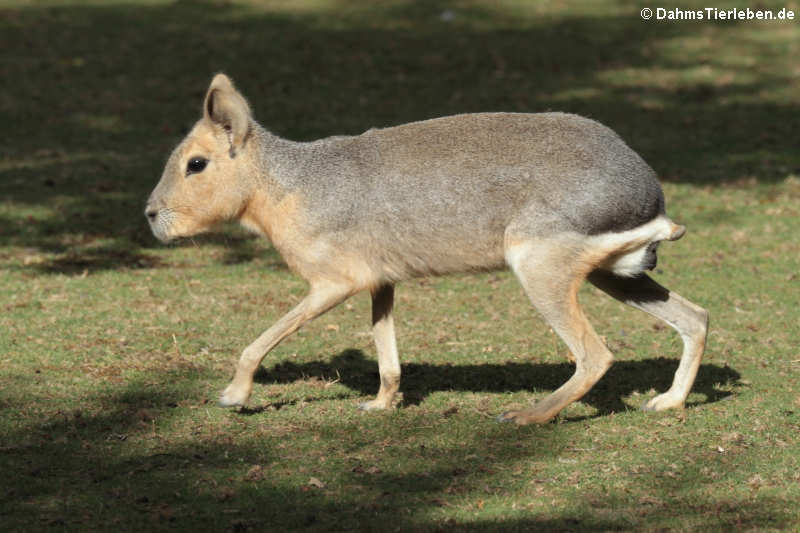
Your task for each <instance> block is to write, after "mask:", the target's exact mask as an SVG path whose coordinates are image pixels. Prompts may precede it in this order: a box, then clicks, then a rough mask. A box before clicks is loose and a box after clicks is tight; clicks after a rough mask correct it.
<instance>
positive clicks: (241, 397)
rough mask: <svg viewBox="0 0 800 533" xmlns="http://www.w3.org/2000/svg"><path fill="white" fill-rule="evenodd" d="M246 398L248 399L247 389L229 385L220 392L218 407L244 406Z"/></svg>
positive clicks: (233, 384)
mask: <svg viewBox="0 0 800 533" xmlns="http://www.w3.org/2000/svg"><path fill="white" fill-rule="evenodd" d="M248 398H250V389H249V388H247V387H241V386H237V385H236V384H235V383H231V384H230V385H228V387H227V388H226V389H225V390H224V391H223V392H222V396H220V398H219V406H220V407H240V406H244V405H245V404H246V403H247V400H248Z"/></svg>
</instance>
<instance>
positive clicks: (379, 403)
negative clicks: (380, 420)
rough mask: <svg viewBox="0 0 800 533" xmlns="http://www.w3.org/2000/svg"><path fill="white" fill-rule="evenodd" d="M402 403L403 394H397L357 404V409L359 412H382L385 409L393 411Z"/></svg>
mask: <svg viewBox="0 0 800 533" xmlns="http://www.w3.org/2000/svg"><path fill="white" fill-rule="evenodd" d="M402 401H403V393H402V392H397V393H395V394H393V395H392V396H389V397H383V398H381V396H380V395H378V397H377V398H375V399H374V400H370V401H368V402H362V403H360V404H358V409H359V410H361V411H382V410H385V409H394V408H396V407H397V406H398V405H400V403H402Z"/></svg>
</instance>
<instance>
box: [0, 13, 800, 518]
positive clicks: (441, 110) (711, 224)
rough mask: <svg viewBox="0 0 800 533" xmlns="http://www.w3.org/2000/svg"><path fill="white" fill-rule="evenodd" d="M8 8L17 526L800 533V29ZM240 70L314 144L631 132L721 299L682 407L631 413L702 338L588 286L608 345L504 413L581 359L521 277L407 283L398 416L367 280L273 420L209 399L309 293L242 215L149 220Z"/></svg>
mask: <svg viewBox="0 0 800 533" xmlns="http://www.w3.org/2000/svg"><path fill="white" fill-rule="evenodd" d="M0 5H2V7H0V50H2V52H0V54H2V55H1V56H0V57H2V63H0V72H1V73H2V77H3V79H4V80H5V81H6V83H4V85H3V91H1V92H0V135H2V137H1V138H2V139H3V140H2V142H0V277H1V278H0V279H1V280H0V291H1V292H0V294H1V296H0V472H2V474H3V475H2V480H0V529H2V530H4V531H32V530H70V531H71V530H75V531H86V530H92V531H103V530H120V529H122V530H169V529H175V530H190V529H193V530H198V531H206V530H208V531H220V530H223V531H224V530H228V531H247V530H252V531H267V530H307V531H327V530H367V531H369V530H378V529H380V530H386V529H389V530H398V531H403V530H420V531H437V530H444V529H447V530H455V531H470V530H480V531H484V530H488V531H492V530H497V531H508V530H520V531H522V530H524V531H529V530H548V531H550V530H553V531H592V530H643V531H663V530H703V531H705V530H710V531H716V530H726V531H727V530H731V529H741V530H753V531H756V530H757V531H765V530H796V529H798V528H800V512H798V510H797V504H796V502H797V501H798V499H800V474H798V472H800V464H798V457H800V445H798V436H799V435H800V382H799V381H798V374H799V373H798V371H799V370H800V352H798V348H797V346H798V340H800V326H799V325H798V324H800V320H798V309H797V303H798V294H799V293H798V283H799V282H800V281H798V277H797V272H798V271H800V264H798V263H800V260H799V258H800V253H799V252H800V245H799V244H798V240H797V232H798V229H800V228H799V227H798V205H800V178H798V175H800V152H798V150H797V146H798V134H797V132H798V131H800V118H798V117H800V113H798V111H800V109H799V108H798V103H797V96H796V95H797V94H800V68H798V66H797V61H796V57H797V53H798V47H799V46H800V44H799V43H800V39H799V38H798V37H800V30H798V28H797V25H796V24H795V23H778V22H769V23H731V22H724V23H723V22H719V23H707V22H706V23H694V22H673V23H666V22H661V23H659V22H656V21H650V22H645V21H643V20H641V19H640V18H639V15H638V13H639V10H640V9H641V7H643V6H641V5H639V4H638V3H632V2H612V1H596V2H579V1H572V0H566V1H563V2H554V3H533V2H531V3H528V2H522V1H519V0H503V1H502V2H492V3H490V2H477V1H469V0H461V1H452V2H445V1H436V2H414V1H410V0H406V1H401V0H391V1H387V2H380V3H373V2H365V1H364V2H362V1H356V2H349V1H348V2H342V1H336V0H299V1H297V2H292V3H287V2H278V1H267V2H255V1H250V2H245V1H221V0H220V1H205V2H187V1H183V2H163V1H127V2H89V1H86V2H77V1H74V2H71V1H47V2H44V1H42V2H35V1H22V0H19V1H5V2H2V4H0ZM726 5H737V6H741V7H748V4H746V3H744V2H729V3H727V4H726ZM678 6H689V3H680V2H679V3H678V4H677V5H676V6H675V7H678ZM760 6H761V7H764V8H776V9H780V8H782V7H789V8H792V7H794V9H795V11H797V9H798V8H797V6H796V5H794V6H793V5H789V4H779V3H776V2H762V3H761V4H760ZM719 7H725V6H719ZM749 7H753V6H752V5H751V6H749ZM218 70H224V71H226V72H227V73H229V74H231V75H232V76H233V77H234V79H235V80H237V82H238V85H239V87H240V88H241V89H242V90H243V92H244V93H245V94H246V95H248V96H249V98H250V100H251V103H252V105H253V108H254V110H255V113H256V116H257V117H258V118H259V119H260V121H261V122H262V123H264V124H265V125H267V126H268V127H269V128H271V129H272V130H274V131H275V132H277V133H280V134H282V135H285V136H287V137H290V138H293V139H311V138H316V137H320V136H325V135H331V134H337V133H358V132H360V131H363V130H366V129H368V128H369V127H372V126H384V125H390V124H397V123H402V122H407V121H410V120H415V119H420V118H427V117H432V116H438V115H445V114H451V113H456V112H466V111H479V110H480V111H484V110H513V111H542V110H549V109H558V110H564V111H571V112H577V113H581V114H584V115H588V116H591V117H593V118H596V119H598V120H600V121H602V122H604V123H606V124H608V125H609V126H611V127H612V128H614V129H615V130H616V131H618V132H619V133H620V134H621V135H622V136H623V137H624V138H625V139H627V140H628V141H629V143H630V144H631V145H632V146H633V147H634V148H635V149H636V150H637V151H639V152H640V153H641V154H642V155H643V156H644V157H645V159H646V160H647V161H648V162H650V164H651V165H652V166H653V167H654V168H656V169H657V170H658V172H659V173H660V174H661V176H662V177H663V180H664V182H665V192H666V195H667V202H668V210H669V212H670V214H671V215H672V217H673V218H674V219H676V220H678V221H680V222H681V223H684V224H686V225H687V226H688V227H689V234H688V236H687V237H686V238H684V239H683V240H681V241H680V242H677V243H672V244H669V245H668V246H666V245H665V246H663V247H662V248H661V249H660V254H659V255H660V265H659V270H658V271H657V273H656V274H655V276H656V278H657V279H658V280H659V281H662V282H663V283H664V284H666V285H667V286H669V287H671V288H673V289H674V290H676V291H678V292H680V293H682V294H684V295H686V296H687V297H689V298H691V299H693V300H695V301H697V302H698V303H700V304H702V305H703V306H705V307H707V308H708V309H709V311H710V312H711V316H712V330H711V334H710V337H709V343H708V350H707V354H706V357H705V359H704V361H703V365H702V367H701V369H700V373H699V376H698V379H697V383H696V385H695V387H694V389H693V390H694V392H693V393H692V395H691V396H690V398H689V405H688V406H687V409H686V410H685V411H682V412H675V411H673V412H665V413H655V414H654V413H642V412H640V411H638V410H637V408H638V406H639V405H640V404H641V403H643V402H644V401H645V400H646V399H647V398H649V397H652V396H653V395H654V394H656V391H664V390H666V389H667V388H668V387H669V384H670V382H671V379H672V374H673V373H674V370H675V368H676V366H677V357H678V354H679V352H680V340H679V338H678V337H677V336H676V335H675V334H674V333H673V332H672V331H671V330H669V329H668V328H666V329H665V328H664V327H663V326H662V325H660V324H658V323H657V322H656V321H655V320H654V319H652V318H650V317H648V316H645V315H643V314H641V313H639V312H637V311H634V310H630V309H627V308H624V307H623V306H622V305H621V304H618V303H616V302H614V301H611V300H609V299H608V298H606V297H604V296H602V295H600V294H599V293H597V292H596V291H594V290H593V289H590V288H586V289H585V290H584V291H583V292H582V301H583V302H584V304H585V307H586V309H587V312H588V313H589V314H590V316H591V317H592V321H593V323H594V324H595V327H596V329H598V330H599V331H600V332H601V334H603V335H605V336H606V337H607V338H608V343H609V345H610V347H611V349H612V350H613V351H614V352H615V354H616V355H617V363H616V365H615V366H614V367H613V368H612V369H611V371H609V373H608V374H607V375H606V376H605V377H604V379H603V380H602V381H601V382H600V383H599V384H598V385H597V386H596V387H595V388H594V389H593V390H592V391H591V392H590V393H589V394H588V395H587V396H586V397H585V398H584V399H583V401H581V402H578V403H576V404H574V405H572V406H570V407H569V408H568V409H567V410H565V412H564V413H563V414H562V415H561V416H560V417H559V418H558V419H557V421H556V422H555V423H553V424H548V425H545V426H536V427H524V428H516V427H510V426H508V425H501V424H496V423H495V422H494V420H493V416H494V415H496V414H497V413H499V412H501V411H502V410H504V409H506V408H508V407H509V406H512V405H525V404H526V403H527V402H529V401H530V400H532V399H536V398H540V397H542V396H543V395H545V394H547V393H548V392H549V391H552V390H553V389H554V388H555V387H557V386H558V385H560V383H562V382H563V381H565V380H566V379H567V377H568V376H569V375H570V373H571V366H570V365H569V364H568V363H567V362H566V359H565V348H564V347H563V345H562V344H561V343H560V341H558V340H557V339H556V337H555V336H554V335H553V333H552V332H551V331H549V329H548V328H547V327H546V326H545V325H544V324H543V323H542V322H541V321H540V320H539V319H538V317H537V316H536V315H535V313H534V312H533V311H532V309H531V308H530V305H529V304H528V302H527V301H526V299H525V298H524V296H523V294H522V291H521V290H520V288H519V287H518V284H517V283H516V281H515V280H514V279H513V277H512V276H510V275H509V274H508V273H492V274H481V275H460V276H451V277H447V278H438V279H424V280H416V281H412V282H408V283H405V284H402V285H401V286H400V287H399V289H398V302H397V316H396V322H397V327H398V332H399V339H398V341H399V345H400V350H401V357H402V361H403V364H404V366H403V372H404V382H403V390H404V393H405V403H404V405H403V407H402V408H401V409H399V410H397V411H394V412H387V413H377V414H376V413H370V414H365V413H361V412H358V411H357V410H356V409H355V406H356V405H357V403H358V402H360V401H363V400H364V399H366V398H368V397H369V396H370V395H372V394H374V393H375V392H376V389H377V365H376V363H375V361H374V353H373V348H372V345H371V342H372V341H371V338H370V336H369V324H368V321H369V316H370V315H369V302H368V300H367V298H366V297H364V296H363V295H362V296H358V297H356V298H354V299H353V300H352V301H350V302H349V303H348V305H343V306H341V307H340V308H337V309H335V310H334V311H332V312H330V313H329V314H327V315H325V316H324V317H322V318H320V319H319V320H317V321H316V322H314V323H313V324H311V325H309V326H308V327H306V328H304V329H303V330H302V331H301V332H299V333H298V334H296V335H295V336H294V337H292V338H291V339H289V340H287V341H286V342H285V343H284V344H282V345H281V346H279V347H278V348H277V349H276V350H275V351H274V352H273V353H272V354H271V355H270V356H269V357H268V358H267V359H266V360H265V363H264V368H263V370H262V371H261V372H260V373H259V375H258V379H257V385H256V388H255V391H254V396H253V399H252V405H251V407H250V408H248V409H244V410H242V411H241V412H236V411H227V410H222V409H219V408H217V407H216V406H215V400H216V398H217V395H218V393H219V391H221V390H222V388H224V386H225V384H226V382H227V381H228V379H229V378H230V377H231V373H232V368H233V363H234V361H235V360H236V359H237V357H238V354H239V352H240V351H241V349H242V348H243V347H244V346H246V345H247V344H248V343H249V342H250V340H252V339H253V338H254V337H255V336H257V335H258V334H259V333H260V332H261V331H262V330H263V329H264V328H266V327H267V326H268V325H269V324H271V323H272V322H273V321H274V320H276V319H277V318H278V317H279V316H280V315H281V314H282V313H283V312H285V311H286V310H288V309H289V308H290V307H291V306H292V305H293V304H294V303H295V302H297V301H298V300H299V299H300V298H301V297H302V295H303V294H304V292H305V286H304V284H303V283H302V281H301V280H299V279H298V278H296V277H294V276H293V275H292V274H291V273H289V272H288V271H287V270H286V268H285V266H283V263H282V262H281V260H280V258H279V257H278V256H277V255H276V254H275V252H274V251H273V250H272V249H271V248H270V247H269V244H268V243H266V242H263V241H259V240H254V239H252V238H251V237H249V236H246V235H245V234H244V233H242V232H241V231H240V230H238V229H235V228H226V229H224V230H223V231H221V232H220V233H218V234H216V235H213V236H209V237H204V238H200V239H197V240H196V241H192V242H188V243H185V244H183V245H180V246H170V247H164V246H160V245H158V244H157V243H156V242H155V240H154V239H153V238H152V237H151V236H150V234H149V231H148V229H147V227H146V224H145V221H144V217H143V216H142V213H141V211H142V208H143V203H144V199H145V198H146V196H147V194H148V193H149V191H150V189H151V188H152V187H153V186H154V184H155V182H156V181H157V179H158V176H159V173H160V171H161V165H162V164H163V161H164V159H165V158H166V156H167V154H168V152H169V150H170V148H171V147H172V146H173V145H174V143H175V142H176V141H177V140H178V139H179V138H180V137H181V136H182V134H183V133H184V132H185V131H186V128H187V127H188V126H189V125H190V124H191V123H192V121H194V120H196V118H197V117H198V116H199V113H200V102H201V98H202V95H203V92H204V89H205V87H206V85H207V83H208V81H209V79H210V77H211V74H212V73H213V72H215V71H218Z"/></svg>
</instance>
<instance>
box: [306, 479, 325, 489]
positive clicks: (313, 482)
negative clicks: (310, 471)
mask: <svg viewBox="0 0 800 533" xmlns="http://www.w3.org/2000/svg"><path fill="white" fill-rule="evenodd" d="M308 485H309V486H310V487H317V488H318V489H324V488H325V483H323V482H322V481H320V480H319V479H317V478H315V477H311V478H309V480H308Z"/></svg>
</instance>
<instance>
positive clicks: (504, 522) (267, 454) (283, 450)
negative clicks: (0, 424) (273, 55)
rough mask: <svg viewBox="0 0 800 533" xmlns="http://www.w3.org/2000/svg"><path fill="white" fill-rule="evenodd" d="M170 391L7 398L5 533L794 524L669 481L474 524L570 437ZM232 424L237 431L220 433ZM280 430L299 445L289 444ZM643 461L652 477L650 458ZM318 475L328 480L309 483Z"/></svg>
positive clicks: (753, 502)
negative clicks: (226, 408) (387, 420)
mask: <svg viewBox="0 0 800 533" xmlns="http://www.w3.org/2000/svg"><path fill="white" fill-rule="evenodd" d="M349 357H352V354H351V355H350V356H349ZM706 373H707V372H706ZM701 375H702V374H701ZM187 382H188V386H187ZM173 383H174V382H173V381H170V380H168V379H166V380H165V381H164V383H163V384H160V385H158V386H153V385H145V384H143V383H139V382H131V383H128V384H127V385H125V386H123V387H122V388H120V389H119V390H111V389H109V390H107V391H106V392H105V393H103V394H101V395H99V396H97V397H94V398H91V399H87V402H86V404H85V406H86V408H85V409H82V410H81V411H70V410H66V411H59V412H58V413H57V414H55V415H51V416H50V417H42V415H41V414H40V415H38V416H36V415H34V416H31V413H28V414H27V415H26V414H23V413H24V412H25V411H24V409H23V406H24V404H23V403H22V400H21V399H9V401H6V402H4V403H3V404H2V409H3V410H4V411H5V413H2V414H3V416H8V411H7V410H8V409H19V410H20V413H21V414H20V415H18V424H17V429H15V430H13V431H10V432H8V433H6V434H4V435H2V436H0V468H2V472H3V476H0V519H1V520H2V521H3V524H4V527H3V529H4V531H17V530H19V531H32V530H39V529H47V530H50V529H52V528H58V529H67V530H84V531H86V530H91V531H105V530H115V531H119V530H139V531H143V530H147V531H154V530H165V529H179V530H184V531H186V530H195V531H290V530H291V531H301V530H309V531H312V530H313V531H331V530H337V531H365V530H375V529H381V530H384V529H386V523H387V521H389V522H391V524H392V527H391V528H390V529H393V530H394V529H396V530H400V531H443V530H447V531H608V530H625V529H633V530H639V529H652V528H658V527H661V526H662V525H663V524H664V523H665V522H666V523H673V522H669V521H670V520H673V519H674V517H675V516H681V517H682V519H684V520H687V523H689V524H691V525H692V527H693V528H694V529H705V528H710V529H713V530H717V529H729V528H733V527H737V528H741V527H750V528H755V529H760V528H768V527H771V528H782V527H785V526H786V525H788V524H791V523H794V522H792V521H793V520H794V519H793V518H792V517H791V516H790V515H789V514H788V511H787V510H786V508H785V502H783V501H778V500H775V499H773V498H772V497H770V496H767V495H761V494H758V495H749V496H747V497H746V498H744V499H742V498H735V497H733V496H731V497H728V498H726V497H725V496H724V495H719V496H708V495H710V494H714V493H713V492H712V491H706V492H702V493H698V492H697V488H698V483H704V482H705V483H707V482H708V481H698V480H697V479H695V478H692V477H691V476H687V477H686V478H683V477H681V476H680V475H679V476H678V477H675V476H674V474H673V476H672V477H666V476H661V477H658V476H641V477H637V478H636V479H639V480H640V481H638V482H637V484H638V485H641V489H642V490H643V491H644V492H643V493H644V494H646V495H647V500H646V503H644V504H642V503H641V502H639V501H637V500H636V498H634V499H631V496H630V495H629V494H627V493H624V492H621V491H616V490H614V489H609V490H606V491H603V493H599V494H593V495H591V496H590V497H589V501H588V502H587V503H578V504H576V506H575V507H571V508H570V509H571V510H563V509H559V510H551V509H550V508H547V507H545V508H544V510H542V508H539V509H540V510H539V511H535V512H534V511H525V510H524V509H518V510H517V511H512V510H510V508H509V510H508V511H503V512H502V513H501V515H500V516H498V518H496V519H491V518H485V517H479V518H471V514H472V513H471V512H461V511H468V510H469V509H472V510H474V509H475V508H474V507H471V506H470V505H471V504H470V502H476V501H479V500H480V501H482V500H483V499H487V500H489V499H490V498H491V497H492V494H494V493H495V492H497V491H500V492H501V493H502V492H503V491H507V490H509V488H510V487H516V488H515V489H513V490H512V492H513V491H514V490H516V491H518V492H519V493H521V494H522V495H523V496H522V500H521V503H522V504H523V506H524V504H525V503H526V496H524V495H525V494H528V496H527V497H528V498H529V499H530V500H531V501H537V500H540V499H542V498H548V497H550V496H549V495H548V494H547V493H541V492H538V493H535V494H534V493H528V492H526V489H525V487H526V486H528V485H529V482H528V481H529V480H522V481H520V480H519V479H518V478H516V477H514V476H511V477H509V478H508V479H505V478H504V477H501V475H500V474H499V473H498V472H497V471H498V470H500V472H508V465H511V464H515V463H518V461H520V460H533V459H534V458H549V459H552V458H553V456H555V455H558V454H559V453H560V452H561V451H562V450H563V449H564V448H565V447H567V446H568V443H567V442H564V441H563V439H562V434H563V433H565V432H567V428H566V427H564V426H561V425H559V426H551V427H535V428H532V429H531V428H522V429H517V428H513V427H511V426H509V425H504V424H496V423H487V424H478V425H476V426H475V427H471V428H470V430H469V431H462V432H461V433H459V436H458V438H455V439H454V440H447V439H446V440H444V441H442V440H441V432H442V428H441V426H440V424H436V423H432V421H431V420H430V418H429V415H426V414H424V413H423V412H418V413H417V414H411V413H407V417H408V418H409V420H407V421H406V422H405V425H406V426H407V427H397V426H395V425H394V423H391V424H389V425H387V426H380V421H379V419H376V418H372V419H367V420H368V421H367V422H364V420H365V419H364V418H363V417H356V418H355V419H353V418H349V419H348V418H337V417H324V418H323V419H322V421H321V422H320V421H319V420H316V419H308V418H306V417H305V416H303V415H301V416H300V417H296V416H295V417H289V418H287V417H283V416H281V415H279V414H278V413H274V414H273V416H272V417H270V420H268V421H267V425H266V426H265V425H264V421H260V420H255V419H248V421H247V422H245V423H244V424H242V420H241V418H239V417H236V416H235V415H233V414H230V415H223V416H221V417H215V418H213V419H207V418H206V417H205V415H202V416H198V415H197V413H201V412H202V409H201V410H197V407H199V406H193V407H190V408H189V409H188V410H187V408H186V407H180V406H181V405H186V400H187V398H189V397H192V396H194V395H197V394H198V393H199V389H198V387H197V386H196V385H198V384H197V383H192V382H191V381H190V380H188V379H186V376H183V377H182V379H181V386H182V387H184V388H183V389H181V390H178V389H176V388H175V387H176V386H177V385H175V384H173ZM226 416H228V419H226V418H225V417H226ZM231 418H236V419H238V420H237V421H236V423H235V424H234V425H231V424H230V423H226V420H230V419H231ZM369 420H371V422H370V421H369ZM165 427H167V428H171V430H165V429H163V428H165ZM237 428H238V429H237ZM287 431H289V432H291V435H292V442H293V446H288V447H287V446H286V440H287V439H286V432H287ZM398 431H402V432H403V434H404V435H403V438H402V439H400V440H398V442H397V443H396V444H395V445H392V446H390V448H389V449H388V450H387V451H385V452H383V453H376V454H375V455H376V456H377V458H375V459H368V460H375V461H379V464H381V466H382V468H381V469H377V470H372V471H367V470H368V469H367V468H366V467H367V466H368V465H369V463H368V464H363V461H364V450H365V449H368V448H369V449H374V448H376V447H377V448H380V447H381V446H383V447H386V446H387V442H389V441H390V440H391V439H396V438H397V436H398V435H397V433H398ZM409 439H410V440H409ZM420 444H421V445H420ZM295 446H298V447H299V448H295ZM320 457H327V461H325V462H320V461H319V458H320ZM384 458H385V459H386V460H383V459H384ZM670 460H671V459H670ZM649 463H652V465H653V468H654V469H658V468H659V465H660V462H659V458H657V457H654V458H652V459H651V460H650V461H649ZM665 464H666V463H665ZM254 465H255V466H254ZM665 468H666V466H665ZM325 473H327V474H328V476H326V475H325ZM315 476H320V477H322V478H324V481H322V482H316V483H309V482H308V481H307V480H308V479H309V478H310V477H315ZM329 476H331V477H335V478H336V480H335V482H334V481H333V480H332V479H331V478H330V477H329ZM554 483H555V481H554ZM665 483H666V484H667V485H664V484H665ZM499 487H502V488H501V489H500V488H499ZM698 494H703V496H699V495H698ZM453 505H456V506H457V507H458V509H453V508H452V506H453ZM507 505H508V506H511V502H507ZM449 507H450V509H449V510H448V508H449ZM459 509H461V510H460V511H459ZM440 510H447V512H444V513H442V512H439V511H440ZM454 511H455V512H454ZM622 511H624V513H623V512H622ZM515 515H516V516H515Z"/></svg>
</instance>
